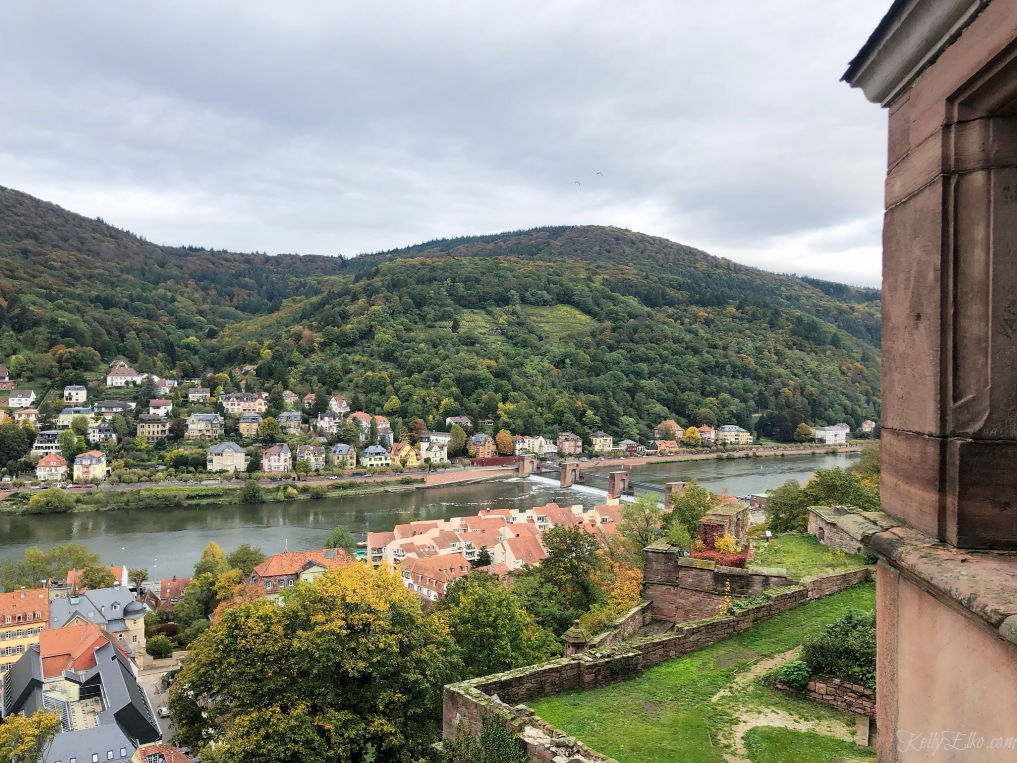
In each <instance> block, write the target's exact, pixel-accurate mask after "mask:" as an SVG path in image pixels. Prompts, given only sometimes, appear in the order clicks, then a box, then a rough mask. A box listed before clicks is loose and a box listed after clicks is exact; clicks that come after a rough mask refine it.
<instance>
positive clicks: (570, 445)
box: [557, 432, 583, 456]
mask: <svg viewBox="0 0 1017 763" xmlns="http://www.w3.org/2000/svg"><path fill="white" fill-rule="evenodd" d="M557 445H558V455H560V456H578V455H581V454H582V452H583V438H582V437H580V436H579V435H577V434H573V433H572V432H561V433H559V434H558V443H557Z"/></svg>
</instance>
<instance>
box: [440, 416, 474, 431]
mask: <svg viewBox="0 0 1017 763" xmlns="http://www.w3.org/2000/svg"><path fill="white" fill-rule="evenodd" d="M455 424H458V425H459V426H461V427H462V428H463V429H465V430H467V431H470V430H472V429H473V421H471V420H470V417H469V416H446V417H445V426H447V427H449V428H451V427H452V426H453V425H455Z"/></svg>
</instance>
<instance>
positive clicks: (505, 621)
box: [435, 572, 559, 677]
mask: <svg viewBox="0 0 1017 763" xmlns="http://www.w3.org/2000/svg"><path fill="white" fill-rule="evenodd" d="M435 612H436V613H437V614H438V616H439V617H441V619H442V620H443V621H444V622H445V624H446V625H447V626H448V629H449V632H450V633H451V634H452V638H453V639H455V642H456V644H458V645H459V653H460V655H461V656H462V660H463V662H464V663H465V665H466V672H467V676H468V677H474V676H484V675H489V674H491V673H500V672H502V671H505V670H511V669H512V668H517V667H520V666H522V665H531V664H533V663H536V662H543V661H545V660H548V659H550V658H551V657H552V656H554V655H556V654H558V652H559V649H558V641H557V639H556V638H555V637H554V634H552V633H551V632H550V631H547V630H545V629H543V628H541V627H540V626H539V625H537V623H536V622H535V621H534V620H533V618H532V617H531V616H530V615H529V614H528V613H527V612H526V610H525V609H523V607H522V606H521V604H520V603H519V600H518V599H517V598H516V596H515V594H514V593H512V591H511V589H509V588H507V587H506V586H504V585H502V584H501V583H500V582H499V581H498V580H497V579H496V578H495V577H493V576H491V575H488V574H487V573H486V572H471V573H470V574H469V575H467V576H466V577H465V578H461V579H459V580H457V581H456V582H455V583H453V584H452V586H451V587H450V588H449V589H448V590H447V591H446V592H445V597H444V598H442V599H439V600H438V602H437V604H435Z"/></svg>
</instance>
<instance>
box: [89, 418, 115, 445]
mask: <svg viewBox="0 0 1017 763" xmlns="http://www.w3.org/2000/svg"><path fill="white" fill-rule="evenodd" d="M87 439H88V441H89V443H91V444H92V445H102V444H104V443H107V442H114V443H115V442H116V441H117V430H116V429H114V428H113V425H112V424H110V423H109V422H108V421H106V420H105V419H103V420H102V421H99V422H96V423H93V424H90V425H89V427H88V435H87Z"/></svg>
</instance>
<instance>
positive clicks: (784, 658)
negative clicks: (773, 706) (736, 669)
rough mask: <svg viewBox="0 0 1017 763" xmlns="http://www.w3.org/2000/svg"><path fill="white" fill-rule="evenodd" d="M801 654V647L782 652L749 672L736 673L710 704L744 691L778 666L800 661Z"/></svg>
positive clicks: (758, 663)
mask: <svg viewBox="0 0 1017 763" xmlns="http://www.w3.org/2000/svg"><path fill="white" fill-rule="evenodd" d="M801 652H802V648H801V647H800V646H796V647H795V648H794V649H791V650H788V651H787V652H781V653H780V654H775V655H774V656H773V657H767V658H766V659H765V660H760V661H759V662H757V663H755V664H754V665H752V666H751V667H750V668H749V669H748V670H743V671H741V672H740V673H736V674H735V677H734V678H732V679H731V683H730V684H728V685H727V686H726V687H725V688H723V689H721V690H720V691H719V692H717V693H716V694H714V695H713V696H712V697H711V698H710V702H716V701H717V700H719V699H722V698H724V697H730V696H731V694H732V693H733V692H734V690H735V689H744V688H745V687H746V686H748V685H749V684H750V683H752V682H753V681H755V680H756V679H757V678H759V677H760V676H762V675H764V674H766V673H769V672H770V671H771V670H773V669H774V668H775V667H777V666H778V665H783V664H784V663H785V662H791V660H795V659H798V655H799V654H801Z"/></svg>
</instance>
